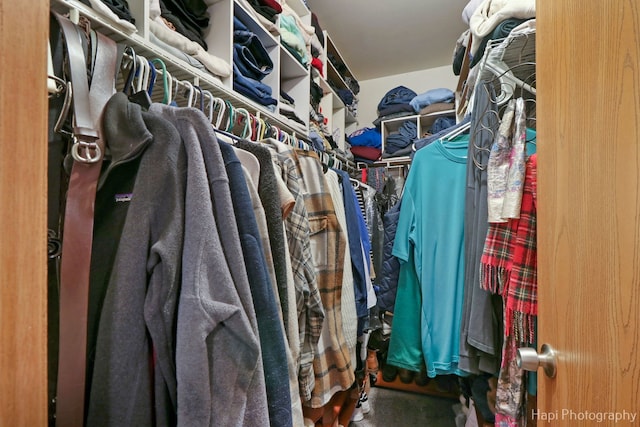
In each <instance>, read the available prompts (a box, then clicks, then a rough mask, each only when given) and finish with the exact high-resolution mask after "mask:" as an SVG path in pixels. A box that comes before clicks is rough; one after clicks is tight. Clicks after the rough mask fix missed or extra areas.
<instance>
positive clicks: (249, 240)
mask: <svg viewBox="0 0 640 427" xmlns="http://www.w3.org/2000/svg"><path fill="white" fill-rule="evenodd" d="M218 143H219V144H220V150H221V152H222V157H223V158H224V163H225V168H226V170H227V175H228V177H229V187H230V188H231V201H232V203H233V211H234V212H235V215H236V218H237V222H238V232H239V234H240V244H241V245H242V254H243V256H244V261H245V265H246V269H247V275H248V276H249V285H250V287H251V296H252V297H253V305H254V308H255V310H256V318H257V320H258V331H259V334H260V344H261V348H262V364H263V366H264V374H265V382H266V387H267V403H268V408H269V421H270V425H271V426H283V427H286V426H292V425H293V421H292V416H291V390H290V389H289V373H288V369H287V364H286V362H285V361H286V360H287V356H286V350H285V341H284V332H283V330H282V325H281V324H280V318H279V314H278V307H277V305H276V297H275V295H274V292H273V287H272V284H271V281H270V279H269V271H268V269H267V261H266V260H265V258H264V252H263V251H262V243H261V240H260V231H259V230H258V224H257V222H256V218H255V216H254V214H253V206H252V203H251V196H250V195H249V189H248V188H247V182H246V181H245V177H244V172H243V170H242V164H241V163H240V160H238V156H236V153H235V152H234V151H233V148H232V147H231V146H230V145H229V144H227V143H226V142H224V141H218Z"/></svg>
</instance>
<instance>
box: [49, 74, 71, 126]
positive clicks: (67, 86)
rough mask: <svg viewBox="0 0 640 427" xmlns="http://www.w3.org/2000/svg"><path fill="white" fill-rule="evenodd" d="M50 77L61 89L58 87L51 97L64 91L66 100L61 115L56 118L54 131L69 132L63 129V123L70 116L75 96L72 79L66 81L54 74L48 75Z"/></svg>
mask: <svg viewBox="0 0 640 427" xmlns="http://www.w3.org/2000/svg"><path fill="white" fill-rule="evenodd" d="M48 77H49V79H51V80H53V81H55V82H56V86H58V87H59V88H60V89H56V92H55V93H52V94H50V95H49V97H50V98H51V97H54V96H60V94H61V93H62V92H64V101H63V102H62V108H61V109H60V115H59V116H58V118H57V119H56V123H55V124H54V125H53V131H54V132H56V133H63V134H69V135H70V133H69V132H66V131H64V130H63V128H62V127H63V124H64V122H65V121H66V120H67V117H68V116H69V110H70V109H71V99H72V97H73V89H72V85H71V81H64V80H63V79H61V78H60V77H58V76H54V75H53V74H51V75H49V76H48Z"/></svg>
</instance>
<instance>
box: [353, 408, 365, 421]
mask: <svg viewBox="0 0 640 427" xmlns="http://www.w3.org/2000/svg"><path fill="white" fill-rule="evenodd" d="M362 420H364V414H363V413H362V408H361V407H359V406H356V409H355V410H354V411H353V415H352V416H351V421H354V422H358V421H362Z"/></svg>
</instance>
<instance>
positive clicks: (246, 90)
mask: <svg viewBox="0 0 640 427" xmlns="http://www.w3.org/2000/svg"><path fill="white" fill-rule="evenodd" d="M233 90H235V91H236V92H239V93H241V94H242V95H244V96H246V97H247V98H249V99H252V100H254V101H256V102H257V103H259V104H261V105H276V104H277V103H278V100H276V99H274V98H272V97H271V93H272V90H271V87H270V86H267V85H266V84H264V83H262V82H259V81H257V80H254V79H252V78H250V77H245V76H243V75H242V73H240V70H238V67H237V66H236V64H235V63H234V64H233Z"/></svg>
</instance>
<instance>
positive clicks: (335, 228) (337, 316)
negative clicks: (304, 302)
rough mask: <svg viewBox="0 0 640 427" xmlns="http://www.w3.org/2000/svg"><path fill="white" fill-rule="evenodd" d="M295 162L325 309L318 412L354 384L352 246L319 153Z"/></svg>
mask: <svg viewBox="0 0 640 427" xmlns="http://www.w3.org/2000/svg"><path fill="white" fill-rule="evenodd" d="M295 158H296V159H297V166H298V168H299V172H300V176H301V177H302V180H301V181H300V182H301V187H302V189H303V193H304V195H305V205H306V207H307V213H308V214H309V224H310V226H311V250H312V254H313V259H314V262H315V266H316V277H317V280H318V288H319V289H320V296H321V298H322V305H323V307H324V310H325V322H324V325H323V328H322V334H321V337H320V341H319V343H318V350H317V352H316V355H315V359H314V361H313V368H314V374H315V381H316V383H315V387H314V389H313V393H312V398H311V402H308V405H309V406H311V407H313V408H318V407H321V406H324V405H325V404H326V403H327V402H328V401H329V400H330V399H331V397H332V396H333V395H334V394H335V393H336V392H337V391H339V390H347V389H348V388H349V387H351V386H352V385H353V383H354V381H355V372H354V369H355V367H354V366H351V356H350V352H349V347H348V345H347V343H346V340H345V336H344V330H343V327H342V308H341V298H342V276H343V270H344V257H345V250H346V245H347V242H346V237H345V236H346V235H345V232H344V231H343V230H342V229H341V227H340V223H339V222H338V218H337V217H336V213H335V209H334V206H333V201H332V199H331V194H330V193H329V189H328V187H327V183H326V180H325V176H324V173H323V171H322V165H321V163H320V161H319V159H318V156H317V155H316V153H314V152H310V151H305V150H295Z"/></svg>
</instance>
